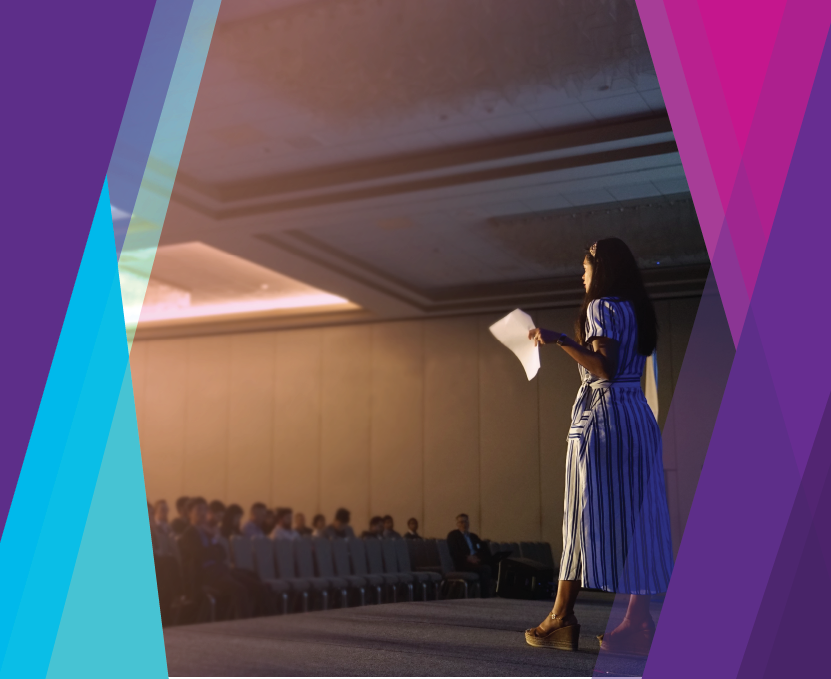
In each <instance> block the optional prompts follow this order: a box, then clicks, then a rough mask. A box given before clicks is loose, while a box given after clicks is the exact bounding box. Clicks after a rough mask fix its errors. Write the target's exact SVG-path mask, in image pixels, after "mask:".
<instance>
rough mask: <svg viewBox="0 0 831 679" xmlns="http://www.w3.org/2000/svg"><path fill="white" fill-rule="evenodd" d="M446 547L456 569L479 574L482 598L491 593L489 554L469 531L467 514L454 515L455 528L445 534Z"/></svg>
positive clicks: (483, 545) (476, 536) (477, 538)
mask: <svg viewBox="0 0 831 679" xmlns="http://www.w3.org/2000/svg"><path fill="white" fill-rule="evenodd" d="M447 547H448V548H449V549H450V556H452V557H453V564H454V565H455V567H456V570H459V571H471V572H473V573H478V574H479V583H480V585H481V588H482V598H486V597H489V596H490V594H491V563H490V562H491V555H490V552H489V551H488V549H487V547H486V546H485V544H484V543H483V542H482V541H481V540H480V539H479V536H478V535H476V533H471V532H470V519H469V518H468V516H467V514H459V516H457V517H456V530H452V531H450V532H449V533H448V534H447Z"/></svg>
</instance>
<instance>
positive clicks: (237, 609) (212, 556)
mask: <svg viewBox="0 0 831 679" xmlns="http://www.w3.org/2000/svg"><path fill="white" fill-rule="evenodd" d="M187 509H188V519H189V523H190V525H189V526H188V527H187V528H186V529H185V531H184V532H183V533H182V537H181V539H180V541H179V549H180V551H181V554H182V569H183V572H184V573H185V579H186V581H187V583H188V585H189V588H190V592H189V594H190V596H191V598H192V599H193V600H194V601H198V600H199V598H200V597H201V594H202V591H203V588H209V589H210V590H212V591H213V592H214V593H216V594H217V595H218V596H220V597H222V598H225V599H227V600H228V601H229V603H230V609H231V616H232V617H234V618H247V617H248V616H249V615H251V601H250V600H249V597H248V591H247V588H246V586H245V585H244V584H242V583H241V582H239V581H238V580H237V579H235V578H234V577H233V575H232V574H231V571H230V570H229V569H228V567H227V566H226V564H225V550H224V549H223V548H222V546H221V545H220V544H218V543H217V542H216V539H215V537H216V536H215V535H214V534H213V533H212V532H211V530H210V529H209V527H208V525H207V519H208V503H207V502H205V499H204V498H201V497H195V498H191V499H190V500H189V501H188V505H187Z"/></svg>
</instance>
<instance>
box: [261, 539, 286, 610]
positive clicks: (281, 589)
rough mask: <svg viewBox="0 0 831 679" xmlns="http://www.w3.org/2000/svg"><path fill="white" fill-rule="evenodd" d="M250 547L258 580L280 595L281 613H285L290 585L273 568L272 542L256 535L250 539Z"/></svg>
mask: <svg viewBox="0 0 831 679" xmlns="http://www.w3.org/2000/svg"><path fill="white" fill-rule="evenodd" d="M251 547H252V551H253V552H254V564H255V566H256V567H257V575H259V576H260V580H262V581H263V582H264V583H266V584H267V585H268V586H269V587H271V589H272V591H274V592H275V593H276V594H279V595H280V598H281V600H282V602H283V615H285V614H286V613H288V611H289V592H291V585H289V583H287V582H286V581H285V580H280V579H279V578H278V577H277V573H276V572H275V570H274V544H273V542H272V541H271V540H269V539H268V538H267V537H256V538H253V539H252V540H251Z"/></svg>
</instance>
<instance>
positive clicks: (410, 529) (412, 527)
mask: <svg viewBox="0 0 831 679" xmlns="http://www.w3.org/2000/svg"><path fill="white" fill-rule="evenodd" d="M404 538H405V539H406V540H421V536H420V535H419V534H418V519H416V518H412V519H410V520H409V521H407V532H406V533H404Z"/></svg>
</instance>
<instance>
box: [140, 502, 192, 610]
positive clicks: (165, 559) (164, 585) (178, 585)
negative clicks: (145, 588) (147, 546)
mask: <svg viewBox="0 0 831 679" xmlns="http://www.w3.org/2000/svg"><path fill="white" fill-rule="evenodd" d="M158 504H159V503H158V502H157V503H156V505H157V506H158ZM147 514H148V517H149V519H150V540H151V542H152V544H153V563H154V565H155V567H156V587H157V588H158V590H159V612H160V613H161V617H162V625H163V626H167V625H169V624H170V623H171V622H172V617H173V603H174V601H175V600H176V599H177V598H179V597H181V596H182V594H183V593H184V590H183V587H182V575H181V572H180V569H179V561H178V559H177V558H176V552H175V551H174V550H175V547H174V546H173V544H172V540H173V536H172V535H170V534H168V533H166V532H164V530H162V529H161V528H159V527H158V525H157V524H156V510H155V507H153V506H152V505H151V504H150V503H149V502H148V503H147Z"/></svg>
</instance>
